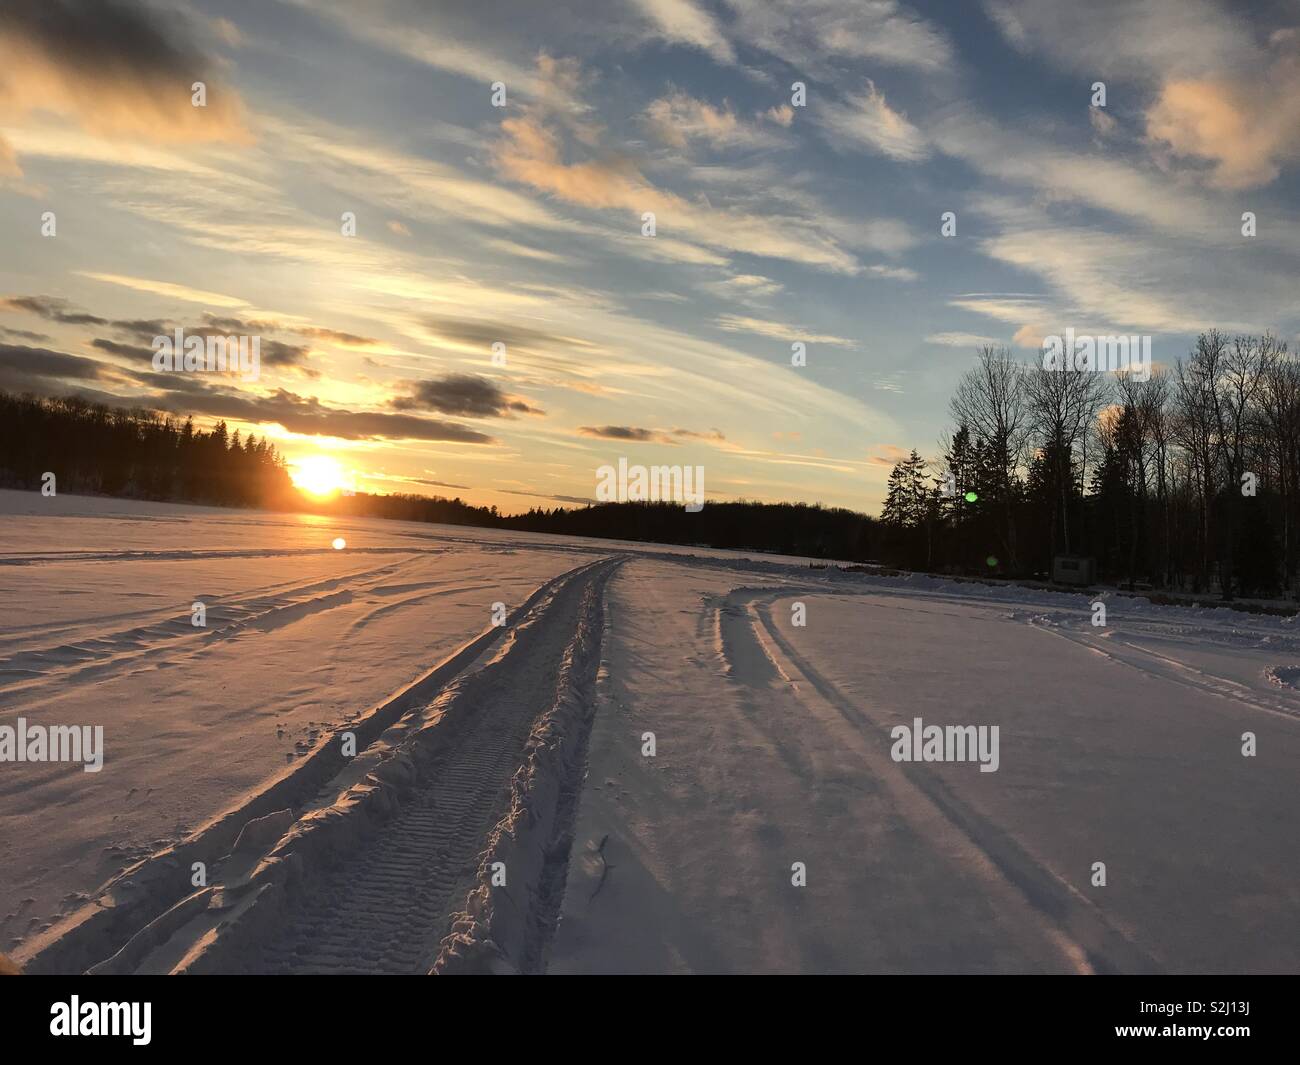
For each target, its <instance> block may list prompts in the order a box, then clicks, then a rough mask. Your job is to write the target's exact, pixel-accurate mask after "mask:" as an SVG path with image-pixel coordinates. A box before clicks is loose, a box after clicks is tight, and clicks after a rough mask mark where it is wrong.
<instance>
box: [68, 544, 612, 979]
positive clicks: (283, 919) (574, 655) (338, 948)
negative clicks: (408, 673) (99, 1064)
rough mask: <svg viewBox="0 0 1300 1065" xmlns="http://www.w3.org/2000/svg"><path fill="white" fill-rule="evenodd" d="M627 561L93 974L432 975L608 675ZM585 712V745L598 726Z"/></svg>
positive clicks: (578, 585) (471, 672) (521, 625)
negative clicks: (595, 681) (550, 744)
mask: <svg viewBox="0 0 1300 1065" xmlns="http://www.w3.org/2000/svg"><path fill="white" fill-rule="evenodd" d="M620 561H621V560H620V559H605V560H601V561H599V562H595V563H592V564H591V565H588V566H585V567H580V568H579V569H578V570H575V571H571V572H570V573H569V574H567V575H566V576H565V578H564V579H563V580H562V581H561V582H560V583H559V584H558V586H556V587H555V588H553V589H552V591H551V592H550V593H549V594H548V595H546V596H545V597H544V598H543V599H542V600H541V601H540V602H539V603H538V604H537V605H536V606H534V607H533V608H532V609H531V610H530V611H529V612H528V614H527V616H525V617H524V618H523V619H521V620H520V621H519V622H518V623H517V624H516V625H515V626H514V627H513V628H512V630H511V631H510V633H509V634H508V636H507V638H506V640H505V641H503V643H502V645H501V646H500V648H499V649H498V650H497V651H496V652H495V653H494V654H492V655H491V656H490V657H489V658H488V659H487V660H486V661H484V660H483V659H480V660H479V661H478V662H476V663H474V665H472V666H471V667H470V668H468V669H467V670H465V671H463V672H462V673H461V674H460V675H459V676H457V677H456V679H455V680H454V681H453V682H452V683H451V684H450V685H449V686H448V687H447V688H446V689H445V690H444V691H443V692H442V694H441V695H439V696H438V697H437V698H436V699H434V700H433V701H432V702H431V703H430V704H428V705H427V706H425V707H420V708H417V709H415V710H414V711H413V712H412V713H410V714H408V715H407V716H406V717H405V718H403V719H402V720H401V721H400V722H398V723H397V724H395V725H394V726H392V727H390V728H389V729H388V731H387V732H386V733H385V734H384V736H383V737H382V738H381V740H380V742H379V743H377V744H375V745H374V747H373V748H372V749H371V750H369V751H367V752H365V754H364V755H360V756H358V757H357V758H356V759H354V760H353V762H352V763H350V764H348V765H347V766H346V767H345V768H344V770H343V771H342V772H341V773H340V774H338V776H337V777H336V778H335V780H334V781H333V782H332V783H331V784H330V785H329V786H328V787H327V788H326V789H324V792H323V793H322V795H321V796H320V797H319V798H318V799H317V800H316V801H315V802H314V803H312V804H311V805H310V806H309V807H308V808H307V809H305V810H304V811H303V812H302V813H301V814H300V815H299V816H298V817H297V818H295V819H292V822H291V823H290V820H289V818H288V811H285V822H284V824H283V825H281V824H277V826H276V832H275V838H274V839H271V840H269V841H268V842H267V844H266V845H265V846H264V847H262V848H259V849H257V850H256V851H255V852H246V853H243V854H242V855H241V854H240V853H239V852H240V851H241V848H240V846H239V844H236V847H235V848H234V853H233V854H232V856H231V857H230V858H229V859H228V860H227V861H226V862H225V863H224V865H223V866H222V868H221V869H220V870H219V872H218V873H217V876H216V878H215V879H214V880H213V881H212V882H211V885H210V886H209V887H208V888H206V889H204V891H201V892H199V893H197V894H196V895H194V896H191V897H190V898H188V899H185V900H183V901H182V902H181V903H179V904H177V906H176V907H174V908H173V910H174V911H175V912H174V913H172V914H170V915H169V914H164V915H162V916H161V917H160V918H158V919H157V920H156V921H155V922H152V923H151V927H146V928H145V929H143V930H141V932H140V933H138V934H137V935H136V936H135V937H133V940H132V941H131V942H128V943H127V944H126V945H125V946H124V947H123V948H122V950H121V951H119V952H118V955H117V956H115V957H114V958H113V959H110V961H109V962H107V963H105V964H104V965H101V966H97V967H96V968H95V969H94V970H93V971H97V972H155V973H156V972H191V973H198V972H221V973H231V972H242V973H424V972H428V971H429V969H430V968H431V967H432V965H433V962H434V960H435V958H436V957H437V954H438V949H439V945H440V943H441V942H442V940H443V938H444V937H445V936H446V935H447V933H448V932H449V930H450V928H451V924H452V920H453V917H454V916H455V915H456V914H458V913H459V912H461V910H462V909H463V907H464V905H465V902H466V899H467V897H468V896H469V895H470V894H471V893H472V892H473V891H474V890H475V888H476V886H477V885H478V884H479V877H478V871H479V870H480V869H482V868H484V865H483V862H482V860H481V856H482V855H483V854H484V852H485V849H486V848H487V847H488V846H489V845H490V843H491V841H493V840H494V839H496V838H498V836H499V834H500V832H499V830H498V832H497V833H495V834H494V832H493V830H494V828H498V829H499V826H500V825H501V824H502V822H503V819H505V818H506V816H507V814H508V813H509V812H510V811H511V809H512V797H513V795H514V794H515V793H516V792H517V790H518V789H517V787H516V788H515V789H513V790H512V786H511V785H512V778H516V777H517V776H518V775H519V771H520V768H521V765H522V766H529V765H531V764H532V763H531V760H530V758H529V752H530V751H531V750H532V749H533V747H534V744H533V743H532V742H531V741H530V736H532V735H533V733H534V731H535V729H536V728H537V727H538V723H539V722H541V721H547V722H548V727H549V717H550V716H551V715H552V714H553V712H554V710H555V708H556V707H560V706H568V705H572V704H573V702H574V693H575V691H577V690H578V689H580V688H582V687H584V686H585V685H586V684H588V683H589V681H590V679H591V678H594V674H595V670H596V668H597V666H598V663H599V639H598V638H597V639H596V640H594V641H592V640H591V639H590V633H591V631H592V628H593V624H598V621H599V617H600V612H601V609H602V599H603V594H604V585H605V581H606V580H607V579H608V576H609V574H610V573H611V572H612V571H613V569H614V568H615V567H616V566H617V565H619V564H620ZM588 674H590V677H589V676H588ZM578 702H579V703H583V702H585V701H584V700H582V699H579V700H578ZM575 716H576V718H577V722H578V725H579V726H580V727H579V728H578V730H577V731H576V732H575V736H576V738H577V739H578V741H579V742H581V741H583V740H584V739H585V731H584V730H585V727H586V726H587V725H589V723H590V722H589V717H588V716H585V715H583V714H581V713H579V714H577V715H575ZM563 783H567V782H560V784H557V785H556V786H557V787H560V786H561V785H562V784H563ZM285 825H287V831H284V832H283V834H282V835H281V833H280V829H281V828H284V827H285ZM512 869H514V870H515V872H514V876H513V878H512V880H511V892H512V894H513V895H516V896H519V897H523V898H526V899H527V898H530V897H531V896H532V893H533V891H535V890H536V889H538V888H539V887H541V884H540V883H539V880H540V877H541V876H542V874H543V873H544V872H549V870H538V871H537V872H536V874H535V875H532V876H530V874H529V871H528V870H527V869H526V868H525V867H524V863H522V862H521V863H514V862H513V861H512ZM521 880H522V881H523V883H522V884H521V883H520V881H521ZM530 887H531V888H532V891H530Z"/></svg>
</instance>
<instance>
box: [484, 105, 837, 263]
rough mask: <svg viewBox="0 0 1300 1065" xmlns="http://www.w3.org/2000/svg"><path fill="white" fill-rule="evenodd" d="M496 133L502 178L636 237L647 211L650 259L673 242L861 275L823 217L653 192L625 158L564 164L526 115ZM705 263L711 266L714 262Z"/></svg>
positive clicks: (553, 136) (550, 135) (537, 121)
mask: <svg viewBox="0 0 1300 1065" xmlns="http://www.w3.org/2000/svg"><path fill="white" fill-rule="evenodd" d="M501 131H502V133H503V135H504V136H503V139H502V140H500V141H499V142H497V144H496V145H495V147H494V151H493V159H494V162H495V164H496V166H497V169H498V171H499V172H500V173H501V174H502V175H503V176H504V177H506V178H509V179H510V180H513V181H516V182H519V183H521V184H525V185H528V186H530V187H532V188H534V189H537V190H538V191H541V192H545V193H547V194H549V195H551V196H554V197H556V198H558V199H560V200H563V201H565V202H567V203H570V204H575V205H578V206H581V207H584V208H589V209H593V210H618V211H622V212H625V214H624V218H626V219H627V222H626V223H625V224H626V225H627V227H628V229H627V231H628V232H636V231H637V230H638V229H639V226H640V224H641V218H642V215H643V214H644V213H645V212H647V211H648V212H652V213H653V214H654V215H655V216H656V229H657V235H656V236H655V237H653V238H639V242H640V244H641V245H642V246H643V247H645V248H646V251H647V253H648V254H651V255H656V254H662V253H663V252H664V251H665V249H664V248H663V247H662V246H663V245H665V244H667V243H668V242H669V241H671V240H673V239H678V240H680V241H681V242H682V243H683V244H685V243H686V242H687V241H689V242H693V243H694V244H696V245H704V246H706V247H709V248H713V249H718V250H722V251H725V252H727V253H729V254H747V255H759V256H764V257H768V258H775V259H784V260H786V261H789V262H797V263H803V264H806V265H811V266H818V267H821V268H822V269H827V270H832V271H837V272H841V273H855V272H856V271H857V270H858V263H857V260H856V259H855V258H854V256H853V255H851V254H850V253H848V252H847V251H845V250H844V249H843V248H842V247H841V246H840V242H839V241H838V240H837V239H835V238H834V237H833V236H831V234H830V232H829V229H828V224H827V221H826V220H825V219H819V218H815V217H814V218H797V217H790V216H788V215H787V216H782V215H780V214H778V213H776V212H774V211H770V210H769V211H766V212H762V213H759V212H756V211H748V210H727V209H721V208H713V207H711V206H709V204H708V203H707V202H703V203H701V202H693V201H690V200H687V199H685V198H684V197H682V196H680V195H678V194H676V193H673V192H670V191H667V190H665V189H662V188H659V187H657V186H656V185H655V183H654V182H653V181H651V180H650V179H649V178H648V177H646V176H645V174H644V173H642V170H641V168H640V167H639V166H638V165H637V163H636V162H634V161H633V160H632V159H631V158H630V157H629V156H628V155H626V154H622V153H610V152H606V153H604V154H601V155H597V156H595V157H593V158H589V159H584V160H581V161H575V162H567V161H565V158H564V151H563V148H564V144H563V142H562V140H561V137H560V135H559V132H558V131H557V130H556V129H555V128H554V127H553V126H551V125H548V124H547V123H546V122H545V121H543V118H542V116H540V115H538V114H536V113H534V112H532V111H530V110H528V109H524V110H523V113H521V114H520V116H519V117H511V118H507V119H505V120H503V121H502V123H501ZM586 147H590V146H586ZM633 221H635V228H634V227H633V225H632V223H633ZM705 261H712V262H714V263H716V258H709V259H706V260H705Z"/></svg>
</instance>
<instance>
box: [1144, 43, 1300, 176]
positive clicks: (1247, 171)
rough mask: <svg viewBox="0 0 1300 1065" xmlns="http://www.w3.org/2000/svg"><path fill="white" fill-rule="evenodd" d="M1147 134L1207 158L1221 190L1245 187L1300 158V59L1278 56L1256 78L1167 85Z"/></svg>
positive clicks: (1181, 151)
mask: <svg viewBox="0 0 1300 1065" xmlns="http://www.w3.org/2000/svg"><path fill="white" fill-rule="evenodd" d="M1146 131H1147V137H1148V138H1149V139H1150V140H1152V141H1154V142H1158V143H1159V144H1161V145H1165V146H1167V147H1168V148H1169V149H1170V151H1172V152H1173V153H1174V154H1175V155H1178V156H1184V157H1193V158H1196V159H1201V160H1207V161H1208V162H1209V163H1210V164H1211V173H1210V181H1211V184H1213V185H1214V186H1215V187H1217V188H1221V189H1229V190H1235V189H1251V188H1257V187H1258V186H1260V185H1267V184H1269V183H1270V182H1272V181H1273V180H1274V179H1276V178H1277V176H1278V174H1279V173H1280V172H1281V169H1282V164H1283V163H1284V162H1287V161H1289V160H1292V159H1295V158H1297V157H1300V60H1297V58H1296V57H1295V56H1288V57H1284V58H1279V59H1278V60H1277V61H1276V62H1275V63H1273V64H1272V65H1271V67H1270V68H1269V69H1268V70H1267V71H1265V72H1263V73H1262V75H1261V76H1260V77H1259V78H1258V79H1255V78H1251V79H1243V80H1241V81H1238V82H1224V81H1218V82H1216V81H1211V80H1204V79H1201V80H1195V79H1186V80H1177V81H1170V82H1167V83H1166V84H1165V85H1164V86H1163V87H1162V88H1161V90H1160V95H1159V97H1158V99H1157V100H1156V102H1155V103H1154V104H1153V105H1152V107H1151V108H1150V109H1149V110H1148V111H1147V114H1146Z"/></svg>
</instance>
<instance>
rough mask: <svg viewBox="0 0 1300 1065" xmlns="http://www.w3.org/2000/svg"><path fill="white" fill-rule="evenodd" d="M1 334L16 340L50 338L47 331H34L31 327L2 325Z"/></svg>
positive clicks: (0, 326)
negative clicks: (22, 327) (21, 327)
mask: <svg viewBox="0 0 1300 1065" xmlns="http://www.w3.org/2000/svg"><path fill="white" fill-rule="evenodd" d="M0 336H4V337H12V338H13V339H14V340H36V341H42V340H49V339H50V338H49V337H48V336H47V335H46V334H45V333H33V332H32V331H31V330H30V329H9V328H7V327H6V326H3V325H0Z"/></svg>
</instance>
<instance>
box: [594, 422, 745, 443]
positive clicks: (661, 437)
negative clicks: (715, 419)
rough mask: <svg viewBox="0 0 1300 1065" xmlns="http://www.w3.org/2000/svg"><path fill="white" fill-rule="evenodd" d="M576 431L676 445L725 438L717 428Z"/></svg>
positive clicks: (623, 427) (627, 427) (603, 427)
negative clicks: (704, 429)
mask: <svg viewBox="0 0 1300 1065" xmlns="http://www.w3.org/2000/svg"><path fill="white" fill-rule="evenodd" d="M578 433H579V435H581V436H592V437H596V438H597V439H600V440H625V441H628V442H629V443H637V444H672V445H677V444H679V443H680V442H681V441H682V440H703V441H706V442H713V443H721V442H723V441H725V440H726V439H727V438H726V437H725V436H724V435H723V434H722V433H721V432H719V431H718V430H717V429H711V430H709V431H708V432H707V433H701V432H696V431H695V430H693V429H644V428H641V427H640V426H635V425H580V426H579V427H578Z"/></svg>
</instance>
